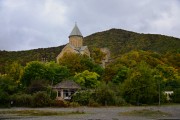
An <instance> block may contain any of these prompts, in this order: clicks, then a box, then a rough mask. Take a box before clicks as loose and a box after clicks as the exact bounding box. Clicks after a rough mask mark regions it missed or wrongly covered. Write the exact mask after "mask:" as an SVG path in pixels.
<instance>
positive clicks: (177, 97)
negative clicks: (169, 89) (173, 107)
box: [172, 88, 180, 103]
mask: <svg viewBox="0 0 180 120" xmlns="http://www.w3.org/2000/svg"><path fill="white" fill-rule="evenodd" d="M172 98H173V102H175V103H180V88H178V89H175V90H174V94H173V95H172Z"/></svg>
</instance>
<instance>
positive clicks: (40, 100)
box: [32, 91, 51, 107]
mask: <svg viewBox="0 0 180 120" xmlns="http://www.w3.org/2000/svg"><path fill="white" fill-rule="evenodd" d="M50 104H51V99H50V96H49V95H48V94H47V93H46V92H42V91H39V92H37V93H34V94H33V101H32V106H33V107H46V106H50Z"/></svg>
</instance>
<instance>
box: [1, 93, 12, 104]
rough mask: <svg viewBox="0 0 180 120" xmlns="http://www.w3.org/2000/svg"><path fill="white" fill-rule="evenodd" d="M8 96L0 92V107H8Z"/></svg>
mask: <svg viewBox="0 0 180 120" xmlns="http://www.w3.org/2000/svg"><path fill="white" fill-rule="evenodd" d="M9 103H10V101H9V95H8V94H7V93H6V92H2V91H1V90H0V107H9V105H10V104H9Z"/></svg>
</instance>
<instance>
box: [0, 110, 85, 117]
mask: <svg viewBox="0 0 180 120" xmlns="http://www.w3.org/2000/svg"><path fill="white" fill-rule="evenodd" d="M1 114H13V115H18V116H64V115H74V114H85V112H83V111H82V112H81V111H72V112H63V111H59V112H56V111H43V110H17V111H13V110H10V111H0V115H1Z"/></svg>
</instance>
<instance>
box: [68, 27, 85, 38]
mask: <svg viewBox="0 0 180 120" xmlns="http://www.w3.org/2000/svg"><path fill="white" fill-rule="evenodd" d="M71 36H80V37H83V36H82V34H81V32H80V30H79V28H78V26H77V24H75V26H74V28H73V30H72V32H71V33H70V35H69V37H71Z"/></svg>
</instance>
